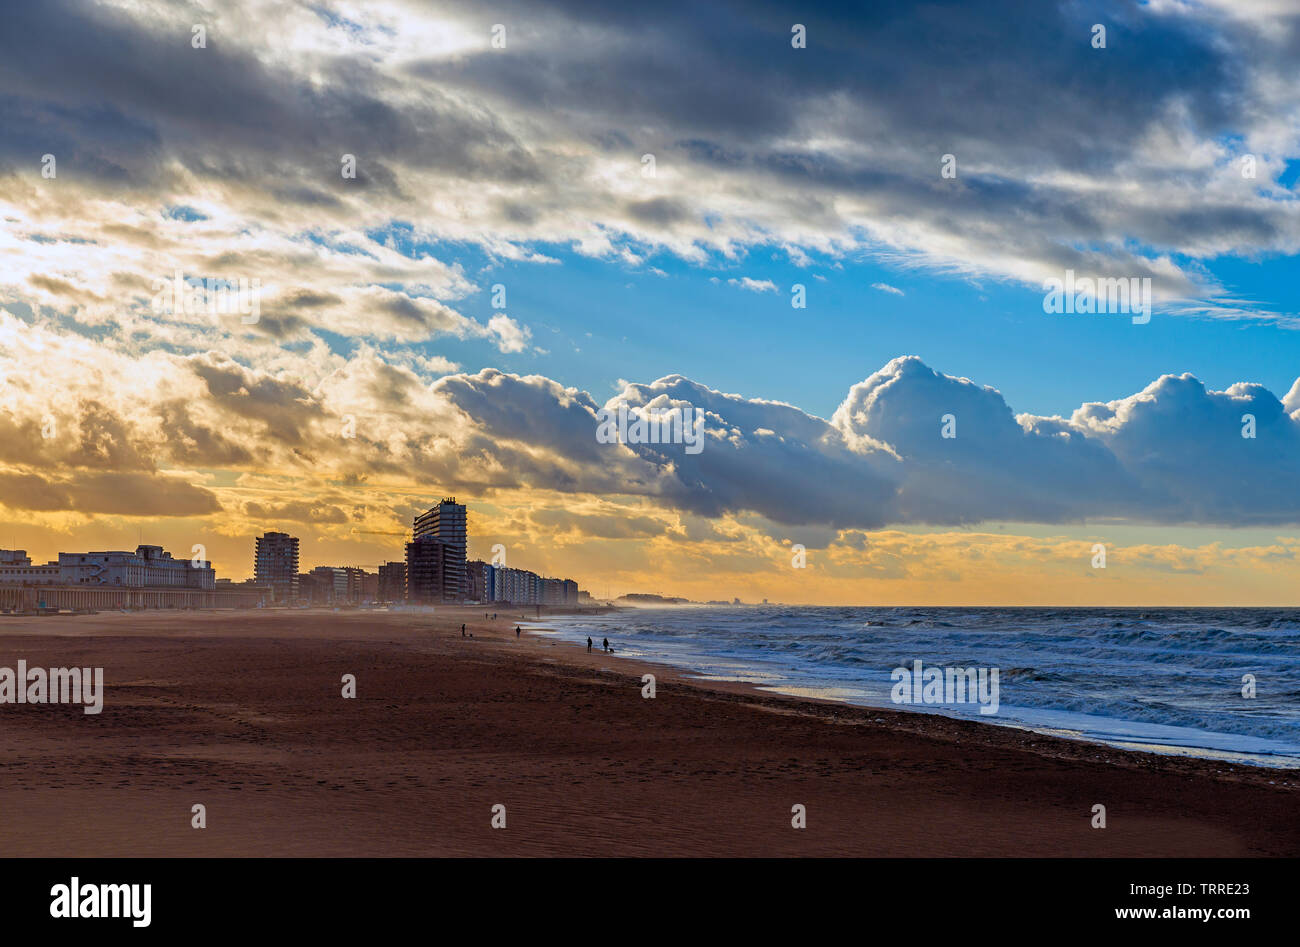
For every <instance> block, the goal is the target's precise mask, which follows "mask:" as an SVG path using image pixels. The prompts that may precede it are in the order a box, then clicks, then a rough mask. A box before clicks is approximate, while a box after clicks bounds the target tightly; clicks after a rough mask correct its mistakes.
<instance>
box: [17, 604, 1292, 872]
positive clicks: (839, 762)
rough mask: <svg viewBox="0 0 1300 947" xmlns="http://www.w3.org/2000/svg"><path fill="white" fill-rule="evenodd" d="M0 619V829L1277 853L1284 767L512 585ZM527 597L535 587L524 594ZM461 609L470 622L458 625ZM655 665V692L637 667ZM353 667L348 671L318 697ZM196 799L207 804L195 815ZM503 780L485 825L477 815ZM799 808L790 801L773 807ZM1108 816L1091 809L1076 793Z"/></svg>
mask: <svg viewBox="0 0 1300 947" xmlns="http://www.w3.org/2000/svg"><path fill="white" fill-rule="evenodd" d="M499 614H500V618H499V620H498V621H496V622H486V621H485V620H484V610H483V609H481V608H475V607H464V608H452V607H447V608H440V609H438V610H437V613H436V614H428V613H425V614H419V613H413V612H394V613H387V612H369V611H353V612H346V611H345V612H330V611H295V612H283V611H280V612H277V611H267V612H194V613H189V612H185V613H163V612H155V613H142V614H132V615H124V614H120V613H101V614H98V615H86V616H59V617H49V618H14V617H3V618H0V665H4V666H9V667H14V666H16V663H17V661H18V660H19V659H25V660H26V661H27V663H28V665H29V666H44V667H64V666H74V665H75V666H83V667H84V666H90V667H96V666H102V667H103V668H104V677H105V687H106V695H105V700H104V708H103V712H102V713H100V714H98V715H87V714H85V713H83V710H82V708H81V707H80V706H69V705H30V704H28V705H14V704H6V705H3V706H0V720H2V721H3V727H0V846H3V851H4V852H5V854H7V855H10V856H72V857H83V856H91V857H96V856H278V855H286V856H287V855H298V856H553V855H575V856H592V855H630V856H673V855H698V856H804V855H820V856H934V855H939V856H1211V857H1214V856H1243V855H1264V856H1295V855H1297V854H1300V820H1298V819H1297V818H1296V811H1297V804H1298V803H1300V775H1298V774H1297V773H1296V772H1294V771H1279V770H1268V769H1260V768H1254V767H1247V766H1238V765H1231V764H1225V763H1221V762H1214V761H1205V760H1198V759H1188V758H1175V757H1163V756H1156V755H1150V754H1143V753H1134V752H1126V751H1119V750H1113V749H1109V748H1106V747H1102V746H1097V745H1093V744H1087V743H1081V742H1077V741H1068V740H1059V739H1053V738H1049V737H1042V736H1038V735H1035V734H1032V733H1027V732H1024V731H1018V730H1012V729H1008V728H1002V727H994V726H989V725H983V724H979V723H968V722H964V721H956V720H948V719H945V718H939V717H934V716H928V715H920V714H911V713H905V712H895V711H882V710H875V709H858V708H851V707H848V706H844V705H839V704H833V703H828V702H819V701H810V700H800V699H793V698H786V697H781V696H776V695H772V694H768V693H764V692H761V691H758V690H756V689H754V688H752V687H749V686H747V685H723V684H716V683H708V682H700V681H693V680H687V679H684V678H683V677H682V676H680V675H678V674H675V673H673V672H672V671H670V670H669V669H667V668H664V667H662V666H654V667H648V666H647V667H642V666H640V665H638V664H637V663H636V662H634V661H630V660H627V659H624V658H621V657H619V656H617V655H607V654H602V653H600V652H596V653H593V654H588V653H586V652H585V651H584V650H583V649H581V648H575V647H573V646H570V645H567V644H563V643H560V642H558V641H555V640H554V639H552V638H549V637H547V636H543V635H533V634H528V633H525V634H523V635H522V636H521V637H519V638H516V637H515V634H514V627H515V623H516V621H517V620H519V619H520V617H521V614H522V613H521V612H519V611H513V612H508V613H507V612H500V613H499ZM527 614H528V615H529V617H530V619H533V618H535V613H534V611H533V610H532V609H529V610H528V613H527ZM462 622H465V623H466V624H467V626H468V629H467V630H468V632H470V633H472V634H473V637H472V638H468V637H466V638H462V637H461V632H460V625H461V623H462ZM647 670H648V671H650V672H652V673H654V674H655V675H656V677H657V695H656V697H655V699H653V700H647V699H644V698H643V697H642V696H641V688H642V684H641V679H640V678H641V674H642V673H644V672H645V671H647ZM345 674H352V675H355V676H356V681H357V684H356V688H357V696H356V698H355V699H344V698H343V697H342V696H341V691H342V687H343V685H342V683H341V679H342V677H343V675H345ZM195 804H202V805H203V806H205V807H206V817H207V827H206V828H204V829H201V830H200V829H195V828H192V827H191V818H192V815H191V809H192V807H193V806H194V805H195ZM498 804H499V805H504V806H505V807H506V827H505V828H504V829H494V828H492V826H491V820H492V807H493V806H495V805H498ZM796 804H799V805H803V806H805V807H806V810H807V828H806V829H802V830H798V829H794V828H792V827H791V821H790V820H791V807H792V806H794V805H796ZM1095 804H1102V805H1105V806H1106V810H1107V821H1108V825H1107V827H1106V828H1105V829H1094V828H1092V827H1091V819H1092V807H1093V806H1094V805H1095Z"/></svg>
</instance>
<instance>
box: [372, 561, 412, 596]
mask: <svg viewBox="0 0 1300 947" xmlns="http://www.w3.org/2000/svg"><path fill="white" fill-rule="evenodd" d="M405 600H406V563H405V562H385V563H384V564H383V565H382V566H380V567H379V591H378V593H377V595H376V601H380V602H403V601H405Z"/></svg>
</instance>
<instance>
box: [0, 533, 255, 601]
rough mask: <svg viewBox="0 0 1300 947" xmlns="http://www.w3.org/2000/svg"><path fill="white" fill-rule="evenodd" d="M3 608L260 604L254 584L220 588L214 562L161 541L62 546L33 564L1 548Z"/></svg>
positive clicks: (23, 554)
mask: <svg viewBox="0 0 1300 947" xmlns="http://www.w3.org/2000/svg"><path fill="white" fill-rule="evenodd" d="M0 592H3V594H0V609H19V610H28V609H41V610H50V609H54V610H57V609H60V608H67V609H87V608H90V609H93V608H213V607H222V606H225V607H240V606H249V605H256V604H257V596H256V594H255V593H254V592H253V591H252V590H247V589H241V590H235V589H232V588H229V587H224V586H223V587H221V588H218V586H217V580H216V573H215V572H214V571H213V569H212V565H211V563H209V562H206V561H204V560H201V559H175V558H173V557H172V554H171V553H169V552H165V551H164V550H163V548H162V547H161V546H146V545H140V546H137V547H136V548H135V551H134V552H128V551H126V550H102V551H97V552H61V553H59V557H58V559H57V560H55V561H53V562H48V563H46V564H45V565H35V564H34V563H33V562H32V560H31V558H30V557H29V556H28V555H27V553H26V552H25V551H24V550H21V549H7V550H0Z"/></svg>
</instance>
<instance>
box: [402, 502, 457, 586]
mask: <svg viewBox="0 0 1300 947" xmlns="http://www.w3.org/2000/svg"><path fill="white" fill-rule="evenodd" d="M412 538H413V540H414V541H413V542H412V543H410V544H408V545H407V554H406V560H407V571H406V583H407V588H408V590H409V589H410V588H411V582H412V571H411V546H419V545H421V544H422V543H430V542H432V543H437V544H438V545H440V546H442V547H443V552H442V554H441V573H442V574H441V577H440V580H439V582H440V584H439V587H438V589H436V590H434V589H429V590H428V592H427V593H425V591H424V589H421V592H422V593H423V594H428V596H429V597H428V598H425V599H423V600H424V601H442V602H460V601H463V600H464V599H466V598H468V597H469V588H468V583H467V581H466V574H465V547H466V517H465V504H463V503H457V502H456V498H455V497H448V498H446V499H444V500H443V501H442V502H441V503H439V504H438V505H437V506H434V507H431V508H430V509H428V510H426V511H425V512H423V513H421V514H419V515H418V516H417V517H416V518H415V530H414V536H413V537H412ZM418 558H419V560H420V563H421V567H422V568H423V569H425V570H426V571H427V569H428V567H429V566H430V565H431V564H432V558H433V553H432V552H430V551H428V550H424V551H423V552H422V553H420V554H419V556H418ZM426 577H427V576H425V575H422V576H420V577H419V578H420V579H421V580H423V579H424V578H426Z"/></svg>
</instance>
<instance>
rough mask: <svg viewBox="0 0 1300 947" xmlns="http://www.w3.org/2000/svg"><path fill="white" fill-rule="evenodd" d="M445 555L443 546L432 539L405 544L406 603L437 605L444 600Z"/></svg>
mask: <svg viewBox="0 0 1300 947" xmlns="http://www.w3.org/2000/svg"><path fill="white" fill-rule="evenodd" d="M447 555H448V553H447V547H446V546H444V545H443V544H442V543H440V542H437V541H436V540H432V539H426V540H424V541H423V542H411V543H407V544H406V600H407V601H408V602H416V603H418V604H421V605H437V604H440V603H442V602H444V601H447V599H446V598H445V595H446V591H447V589H448V582H447V570H446V563H447ZM462 573H463V570H462Z"/></svg>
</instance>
